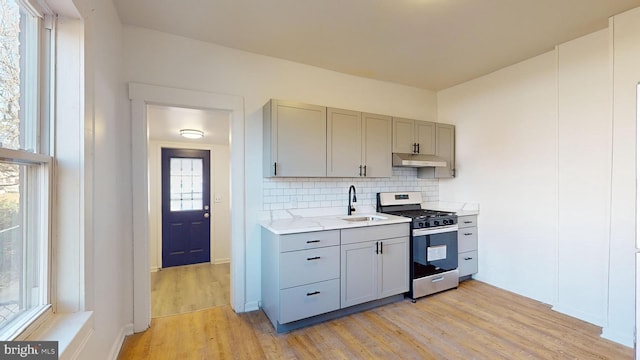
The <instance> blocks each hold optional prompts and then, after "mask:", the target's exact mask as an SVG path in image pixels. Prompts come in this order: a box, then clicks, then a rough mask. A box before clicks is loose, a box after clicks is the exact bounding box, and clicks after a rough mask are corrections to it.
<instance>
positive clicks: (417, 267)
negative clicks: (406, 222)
mask: <svg viewBox="0 0 640 360" xmlns="http://www.w3.org/2000/svg"><path fill="white" fill-rule="evenodd" d="M421 204H422V194H421V193H419V192H387V193H378V195H377V210H378V212H382V213H387V214H392V215H397V216H404V217H409V218H411V219H412V221H411V242H410V247H409V250H410V253H411V255H410V256H411V259H412V264H411V268H410V271H409V273H410V276H411V279H410V280H411V281H410V290H409V297H410V298H411V299H413V300H414V301H415V299H417V298H419V297H422V296H426V295H430V294H433V293H436V292H440V291H444V290H448V289H451V288H455V287H458V217H457V215H456V214H455V213H452V212H444V211H435V210H426V209H422V207H421Z"/></svg>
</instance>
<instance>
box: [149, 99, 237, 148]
mask: <svg viewBox="0 0 640 360" xmlns="http://www.w3.org/2000/svg"><path fill="white" fill-rule="evenodd" d="M229 115H230V114H229V112H227V111H218V110H203V109H186V108H179V107H169V106H158V105H149V106H147V121H148V127H149V139H150V140H162V141H174V142H193V143H200V144H228V143H229ZM180 129H196V130H201V131H203V132H204V137H202V138H201V139H197V140H191V139H187V138H184V137H182V136H180Z"/></svg>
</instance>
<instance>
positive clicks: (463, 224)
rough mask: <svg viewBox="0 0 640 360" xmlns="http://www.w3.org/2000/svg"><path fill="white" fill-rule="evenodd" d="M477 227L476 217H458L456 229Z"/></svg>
mask: <svg viewBox="0 0 640 360" xmlns="http://www.w3.org/2000/svg"><path fill="white" fill-rule="evenodd" d="M473 226H478V216H477V215H467V216H458V228H459V229H462V228H468V227H473Z"/></svg>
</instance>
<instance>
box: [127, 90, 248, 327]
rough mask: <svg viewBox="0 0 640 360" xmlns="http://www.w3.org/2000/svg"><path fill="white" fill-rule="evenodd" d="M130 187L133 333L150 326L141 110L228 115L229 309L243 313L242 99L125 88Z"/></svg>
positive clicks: (144, 119) (145, 165) (145, 143)
mask: <svg viewBox="0 0 640 360" xmlns="http://www.w3.org/2000/svg"><path fill="white" fill-rule="evenodd" d="M129 99H130V100H131V119H132V121H131V133H132V149H131V150H132V163H131V166H132V169H131V170H132V182H133V198H132V202H133V204H132V205H133V259H134V264H133V331H134V332H140V331H144V330H146V329H147V328H148V327H149V326H150V324H151V284H150V274H149V268H150V260H149V208H148V204H149V189H148V173H149V172H148V161H147V157H148V155H147V154H148V153H147V148H148V142H149V139H148V128H147V105H149V104H154V105H165V106H179V107H192V108H200V109H212V110H226V111H229V112H230V113H231V116H230V123H229V125H230V135H229V149H230V153H231V162H230V168H231V169H230V197H231V269H230V273H231V282H230V286H231V289H230V293H231V294H230V295H231V307H232V308H233V310H234V311H236V312H244V311H245V297H246V294H245V255H244V254H245V179H244V176H245V174H244V158H245V157H244V99H243V98H242V97H240V96H234V95H226V94H217V93H208V92H202V91H195V90H186V89H176V88H169V87H162V86H155V85H147V84H139V83H129Z"/></svg>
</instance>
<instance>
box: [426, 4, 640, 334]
mask: <svg viewBox="0 0 640 360" xmlns="http://www.w3.org/2000/svg"><path fill="white" fill-rule="evenodd" d="M639 63H640V10H639V9H635V10H632V11H630V12H627V13H625V14H622V15H619V16H616V17H615V18H614V19H613V20H612V26H610V27H609V29H607V30H603V31H600V32H596V33H593V34H590V35H588V36H585V37H583V38H580V39H576V40H574V41H571V42H568V43H566V44H562V45H560V46H558V48H556V50H555V51H552V52H549V53H547V54H544V55H541V56H538V57H535V58H532V59H529V60H527V61H524V62H522V63H519V64H516V65H513V66H510V67H508V68H505V69H502V70H499V71H497V72H495V73H493V74H490V75H487V76H484V77H482V78H479V79H476V80H473V81H470V82H467V83H464V84H462V85H459V86H456V87H453V88H450V89H447V90H444V91H441V92H439V93H438V111H439V115H438V121H441V122H450V123H453V124H456V125H457V129H456V135H457V139H456V155H457V167H458V169H459V176H458V177H457V178H456V179H455V180H453V181H447V182H443V181H441V182H440V197H441V199H443V200H459V201H477V202H479V203H481V207H482V211H481V213H480V219H479V224H480V225H479V233H480V240H479V252H480V253H479V259H480V264H479V273H478V274H477V278H478V279H480V280H483V281H486V282H489V283H491V284H494V285H497V286H500V287H503V288H505V289H507V290H511V291H514V292H517V293H521V294H523V295H526V296H529V297H532V298H534V299H537V300H540V301H543V302H545V303H549V304H553V305H554V309H556V310H558V311H561V312H564V313H567V314H570V315H572V316H576V317H579V318H582V319H584V320H587V321H590V322H593V323H595V324H598V325H601V326H603V334H602V335H603V336H604V337H606V338H609V339H612V340H614V341H617V342H620V343H623V344H626V345H628V346H632V344H633V324H634V319H633V318H634V317H633V314H634V313H633V311H634V307H633V301H634V291H633V289H634V282H633V276H634V275H633V274H634V260H633V255H634V239H635V237H634V236H635V231H634V226H635V208H634V201H635V187H634V186H635V182H634V179H635V109H636V103H635V92H636V90H635V87H636V85H637V83H638V80H640V68H639V67H638V64H639ZM612 99H613V104H612Z"/></svg>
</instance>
